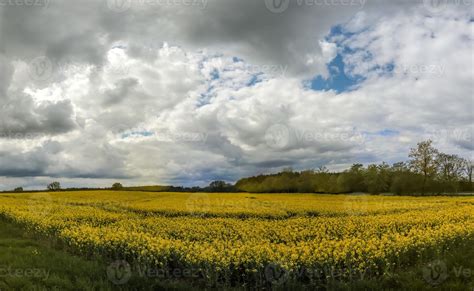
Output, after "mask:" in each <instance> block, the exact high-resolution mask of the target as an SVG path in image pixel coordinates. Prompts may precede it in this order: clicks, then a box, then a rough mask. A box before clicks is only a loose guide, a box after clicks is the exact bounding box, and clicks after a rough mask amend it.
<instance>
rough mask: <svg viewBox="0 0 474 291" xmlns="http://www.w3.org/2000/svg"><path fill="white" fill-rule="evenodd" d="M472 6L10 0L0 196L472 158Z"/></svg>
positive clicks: (1, 95)
mask: <svg viewBox="0 0 474 291" xmlns="http://www.w3.org/2000/svg"><path fill="white" fill-rule="evenodd" d="M472 5H473V3H472V0H419V1H416V0H413V1H388V0H387V1H381V0H372V1H371V0H366V1H365V0H294V1H293V0H239V1H236V0H107V1H106V0H81V1H59V0H3V1H0V190H8V189H12V188H14V187H18V186H22V187H24V188H25V189H44V188H45V187H46V185H47V184H48V183H50V182H52V181H59V182H61V184H62V185H63V187H106V186H110V185H111V184H112V183H113V182H121V183H123V184H125V185H144V184H148V185H150V184H153V185H154V184H162V185H163V184H166V185H169V184H173V185H186V186H190V185H206V184H208V183H209V182H210V181H212V180H225V181H228V182H234V181H236V180H237V179H239V178H241V177H245V176H251V175H255V174H259V173H272V172H278V171H280V170H281V169H283V168H287V167H292V168H293V169H295V170H301V169H312V168H318V167H320V166H326V167H327V168H329V169H331V170H334V171H337V170H342V169H345V168H347V167H349V166H350V165H351V164H353V163H356V162H360V163H363V164H370V163H380V162H382V161H385V162H388V163H393V162H397V161H404V160H407V158H408V157H407V155H408V151H409V149H410V148H411V147H414V146H415V145H416V143H417V142H420V141H422V140H426V139H432V140H433V141H434V145H435V146H436V147H437V148H439V149H440V150H442V151H444V152H446V153H452V154H458V155H460V156H462V157H465V158H471V159H472V157H473V150H474V141H473V134H474V122H473V116H474V102H473V96H474V94H473V93H474V92H473V91H474V87H473V86H474V85H473V84H474V82H473V81H474V80H473V78H474V72H473V68H474V58H473V40H474V15H473V7H472Z"/></svg>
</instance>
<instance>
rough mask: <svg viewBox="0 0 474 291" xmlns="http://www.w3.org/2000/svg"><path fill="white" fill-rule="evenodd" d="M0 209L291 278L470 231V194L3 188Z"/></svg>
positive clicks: (371, 261) (100, 242)
mask: <svg viewBox="0 0 474 291" xmlns="http://www.w3.org/2000/svg"><path fill="white" fill-rule="evenodd" d="M0 215H1V216H2V217H3V218H4V219H8V220H10V221H13V222H15V223H18V224H20V225H23V226H24V227H26V228H28V229H29V230H32V231H34V232H35V233H37V234H40V235H44V236H47V237H50V238H52V239H55V240H59V241H61V242H62V243H64V244H66V245H67V246H68V247H70V248H71V249H72V250H73V251H75V252H78V253H81V254H84V255H88V256H96V255H100V256H104V257H106V258H120V259H125V260H127V261H128V262H130V263H134V264H140V265H145V266H149V267H154V268H168V267H170V266H179V267H184V268H196V269H199V270H212V271H209V272H208V273H205V274H206V276H205V277H206V278H204V279H206V280H216V278H218V280H220V281H224V282H232V281H239V282H246V281H253V282H255V281H259V280H260V279H259V278H260V277H261V276H262V274H263V273H264V272H265V268H266V267H267V266H268V265H269V264H271V265H272V266H278V267H280V268H282V269H284V270H285V272H286V274H287V275H288V277H289V278H296V277H298V276H300V275H301V270H311V269H317V268H319V269H321V268H323V267H328V266H329V267H336V268H341V269H344V270H349V268H350V270H359V271H364V272H365V271H367V270H369V272H370V273H371V274H373V275H378V274H382V273H384V272H387V271H389V270H390V269H391V268H392V267H393V266H394V265H403V264H405V263H408V262H410V261H411V260H412V259H413V258H414V257H419V256H422V255H423V252H424V251H425V250H441V249H443V248H449V247H450V246H452V245H453V244H456V243H459V242H460V241H462V240H465V239H468V238H472V236H473V235H474V197H395V196H366V195H360V196H350V195H317V194H248V193H239V194H227V193H222V194H221V193H215V194H214V193H213V194H206V193H194V194H192V193H149V192H127V191H118V192H114V191H87V192H86V191H84V192H67V193H62V192H54V193H37V194H27V193H24V194H2V195H0ZM306 275H307V274H306ZM319 275H320V274H319Z"/></svg>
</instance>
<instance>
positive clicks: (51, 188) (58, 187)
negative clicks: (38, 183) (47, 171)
mask: <svg viewBox="0 0 474 291" xmlns="http://www.w3.org/2000/svg"><path fill="white" fill-rule="evenodd" d="M47 189H48V190H49V191H58V190H61V184H60V183H59V182H52V183H51V184H49V185H48V187H47Z"/></svg>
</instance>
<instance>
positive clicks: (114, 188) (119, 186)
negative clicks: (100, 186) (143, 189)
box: [112, 183, 123, 190]
mask: <svg viewBox="0 0 474 291" xmlns="http://www.w3.org/2000/svg"><path fill="white" fill-rule="evenodd" d="M112 189H113V190H122V189H123V185H122V184H120V183H114V184H113V185H112Z"/></svg>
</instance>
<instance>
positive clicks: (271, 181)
mask: <svg viewBox="0 0 474 291" xmlns="http://www.w3.org/2000/svg"><path fill="white" fill-rule="evenodd" d="M409 158H410V160H409V161H407V162H399V163H395V164H393V165H389V164H387V163H382V164H371V165H368V166H367V167H364V166H363V165H362V164H354V165H352V167H351V168H350V169H348V170H346V171H343V172H339V173H331V172H329V171H328V170H327V169H326V168H325V167H322V168H319V169H317V170H306V171H301V172H295V171H292V170H291V169H287V170H284V171H282V172H280V173H277V174H271V175H259V176H255V177H250V178H244V179H241V180H239V181H238V182H237V183H236V185H235V188H236V189H237V190H238V191H244V192H257V193H263V192H269V193H275V192H278V193H281V192H287V193H293V192H300V193H352V192H367V193H373V194H378V193H385V192H391V193H394V194H441V193H456V192H461V191H472V190H473V187H472V170H473V163H472V161H468V160H466V159H463V158H461V157H459V156H457V155H450V154H445V153H441V152H439V151H438V150H437V149H435V148H434V147H433V145H432V141H431V140H428V141H424V142H420V143H418V145H417V147H416V148H412V149H411V150H410V153H409Z"/></svg>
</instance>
